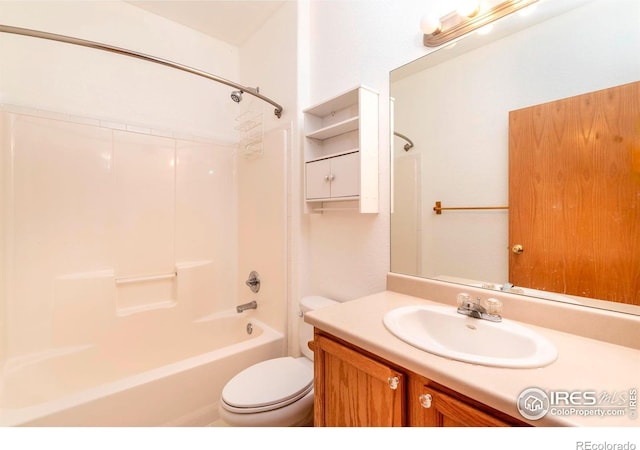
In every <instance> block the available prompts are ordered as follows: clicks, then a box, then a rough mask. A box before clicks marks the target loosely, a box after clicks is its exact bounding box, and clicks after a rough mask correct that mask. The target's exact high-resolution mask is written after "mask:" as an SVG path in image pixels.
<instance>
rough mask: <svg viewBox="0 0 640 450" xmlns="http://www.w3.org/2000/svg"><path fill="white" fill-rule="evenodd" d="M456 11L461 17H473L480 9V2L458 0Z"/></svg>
mask: <svg viewBox="0 0 640 450" xmlns="http://www.w3.org/2000/svg"><path fill="white" fill-rule="evenodd" d="M457 3H458V6H457V7H456V12H457V13H458V15H460V16H462V17H473V16H475V15H476V14H477V13H478V11H479V10H480V2H479V1H478V0H458V2H457Z"/></svg>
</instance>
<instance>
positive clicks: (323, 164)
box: [305, 159, 331, 199]
mask: <svg viewBox="0 0 640 450" xmlns="http://www.w3.org/2000/svg"><path fill="white" fill-rule="evenodd" d="M305 172H306V173H305V185H306V196H307V199H314V198H329V197H331V181H330V175H331V160H330V159H321V160H320V161H313V162H308V163H306V164H305Z"/></svg>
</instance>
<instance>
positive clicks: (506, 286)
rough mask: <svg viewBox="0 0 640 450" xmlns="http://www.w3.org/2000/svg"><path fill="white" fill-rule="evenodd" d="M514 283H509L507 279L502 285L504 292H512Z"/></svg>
mask: <svg viewBox="0 0 640 450" xmlns="http://www.w3.org/2000/svg"><path fill="white" fill-rule="evenodd" d="M513 288H514V286H513V283H509V282H508V281H505V283H504V284H503V285H502V286H501V287H500V290H501V291H504V292H511V289H513Z"/></svg>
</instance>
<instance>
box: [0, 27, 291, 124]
mask: <svg viewBox="0 0 640 450" xmlns="http://www.w3.org/2000/svg"><path fill="white" fill-rule="evenodd" d="M0 32H2V33H11V34H19V35H22V36H31V37H36V38H40V39H49V40H51V41H58V42H65V43H67V44H74V45H80V46H82V47H89V48H95V49H98V50H104V51H107V52H111V53H118V54H120V55H125V56H130V57H132V58H138V59H142V60H144V61H150V62H153V63H156V64H161V65H163V66H167V67H171V68H173V69H178V70H182V71H183V72H189V73H191V74H194V75H198V76H200V77H203V78H207V79H209V80H213V81H217V82H218V83H222V84H226V85H227V86H231V87H232V88H235V89H238V90H239V91H242V92H243V93H247V94H249V95H253V96H254V97H258V98H259V99H261V100H264V101H265V102H267V103H270V104H272V105H273V106H275V109H274V111H273V113H274V114H275V115H276V116H277V117H278V118H280V117H281V116H282V106H280V105H279V104H277V103H276V102H274V101H273V100H271V99H270V98H268V97H265V96H264V95H262V94H260V93H259V92H258V90H257V89H255V88H251V87H247V86H243V85H241V84H238V83H234V82H233V81H230V80H227V79H225V78H221V77H218V76H216V75H212V74H210V73H207V72H204V71H202V70H198V69H194V68H193V67H189V66H185V65H183V64H178V63H176V62H173V61H169V60H168V59H162V58H157V57H155V56H150V55H145V54H144V53H138V52H135V51H133V50H127V49H124V48H120V47H115V46H113V45H108V44H101V43H99V42H94V41H88V40H85V39H79V38H74V37H69V36H64V35H62V34H55V33H47V32H46V31H38V30H32V29H29V28H19V27H12V26H9V25H2V24H0Z"/></svg>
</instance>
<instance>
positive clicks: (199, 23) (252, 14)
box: [127, 0, 286, 46]
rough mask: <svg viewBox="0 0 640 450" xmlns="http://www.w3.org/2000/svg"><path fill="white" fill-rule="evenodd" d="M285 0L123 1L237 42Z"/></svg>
mask: <svg viewBox="0 0 640 450" xmlns="http://www.w3.org/2000/svg"><path fill="white" fill-rule="evenodd" d="M285 1H286V0H284V1H254V0H234V1H218V0H195V1H194V0H155V1H129V2H127V3H130V4H132V5H134V6H137V7H139V8H142V9H144V10H146V11H148V12H151V13H153V14H157V15H159V16H162V17H165V18H166V19H169V20H172V21H174V22H177V23H179V24H182V25H185V26H187V27H189V28H193V29H195V30H198V31H200V32H202V33H204V34H207V35H209V36H211V37H214V38H216V39H219V40H222V41H225V42H228V43H229V44H232V45H235V46H240V45H242V44H243V43H244V42H245V41H246V40H247V39H248V38H249V36H251V35H252V34H253V33H255V31H256V30H258V29H259V28H260V27H261V26H262V24H263V23H264V22H265V21H266V20H267V19H268V18H269V17H270V16H271V15H272V14H273V13H274V12H275V11H276V10H277V9H278V8H279V7H280V6H281V5H282V4H283V3H284V2H285Z"/></svg>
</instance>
